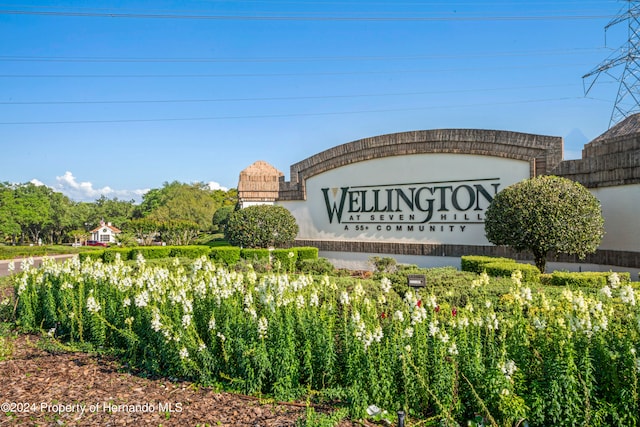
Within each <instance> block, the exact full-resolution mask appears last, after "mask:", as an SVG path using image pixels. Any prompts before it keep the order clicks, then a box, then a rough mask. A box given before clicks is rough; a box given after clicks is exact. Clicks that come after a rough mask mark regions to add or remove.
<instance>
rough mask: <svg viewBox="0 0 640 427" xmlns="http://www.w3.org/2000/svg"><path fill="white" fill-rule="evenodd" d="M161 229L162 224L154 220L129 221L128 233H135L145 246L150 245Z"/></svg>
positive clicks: (139, 219)
mask: <svg viewBox="0 0 640 427" xmlns="http://www.w3.org/2000/svg"><path fill="white" fill-rule="evenodd" d="M161 229H162V224H161V223H160V222H158V221H156V220H154V219H150V218H138V219H134V220H131V221H129V223H128V224H127V228H126V231H128V232H131V233H133V235H134V236H135V237H136V238H137V239H138V240H139V241H140V242H141V243H142V244H143V245H150V244H151V243H152V242H153V239H155V238H156V236H157V235H158V233H159V232H160V230H161Z"/></svg>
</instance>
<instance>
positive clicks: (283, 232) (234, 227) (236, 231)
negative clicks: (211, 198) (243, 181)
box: [225, 205, 298, 248]
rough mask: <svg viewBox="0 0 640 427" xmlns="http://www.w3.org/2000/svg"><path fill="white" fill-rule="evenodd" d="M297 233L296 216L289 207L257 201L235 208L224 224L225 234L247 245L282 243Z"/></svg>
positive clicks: (234, 243) (236, 244)
mask: <svg viewBox="0 0 640 427" xmlns="http://www.w3.org/2000/svg"><path fill="white" fill-rule="evenodd" d="M297 234H298V224H297V223H296V219H295V218H294V217H293V215H291V212H289V211H288V210H287V209H286V208H283V207H282V206H274V205H256V206H249V207H247V208H244V209H240V210H238V211H235V212H233V213H232V214H231V215H229V220H228V222H227V226H226V227H225V238H226V239H227V240H228V241H229V243H231V244H232V245H234V246H241V247H244V248H269V247H282V246H286V245H287V244H289V243H291V242H293V240H294V239H295V238H296V235H297Z"/></svg>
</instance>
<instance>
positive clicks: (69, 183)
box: [53, 171, 149, 202]
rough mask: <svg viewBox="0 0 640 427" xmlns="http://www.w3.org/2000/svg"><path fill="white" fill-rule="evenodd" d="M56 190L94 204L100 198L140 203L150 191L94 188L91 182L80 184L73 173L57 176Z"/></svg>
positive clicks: (107, 187)
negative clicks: (115, 198)
mask: <svg viewBox="0 0 640 427" xmlns="http://www.w3.org/2000/svg"><path fill="white" fill-rule="evenodd" d="M53 188H54V190H56V191H60V192H61V193H63V194H65V195H66V196H68V197H69V198H71V199H73V200H80V201H84V202H92V201H94V200H96V199H98V198H100V196H105V197H108V198H114V197H117V198H118V199H120V200H131V199H133V200H135V201H136V202H139V201H140V200H141V199H142V196H143V195H144V194H145V193H146V192H147V191H149V189H144V190H114V189H113V188H111V187H109V186H106V187H102V188H94V187H93V184H92V183H91V182H89V181H81V182H78V180H77V179H76V177H75V176H73V173H71V172H69V171H66V172H65V173H64V175H62V176H56V185H55V186H54V187H53Z"/></svg>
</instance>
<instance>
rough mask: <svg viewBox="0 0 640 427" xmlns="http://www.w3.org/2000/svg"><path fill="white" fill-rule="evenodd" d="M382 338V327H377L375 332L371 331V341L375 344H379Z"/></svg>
mask: <svg viewBox="0 0 640 427" xmlns="http://www.w3.org/2000/svg"><path fill="white" fill-rule="evenodd" d="M383 337H384V334H383V333H382V327H381V326H378V327H377V328H376V329H375V331H373V340H374V341H375V342H380V341H382V338H383Z"/></svg>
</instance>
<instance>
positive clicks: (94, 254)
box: [78, 250, 104, 262]
mask: <svg viewBox="0 0 640 427" xmlns="http://www.w3.org/2000/svg"><path fill="white" fill-rule="evenodd" d="M103 256H104V251H103V250H97V251H91V252H80V253H79V254H78V258H79V259H80V262H83V261H84V260H85V259H92V260H96V259H103Z"/></svg>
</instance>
